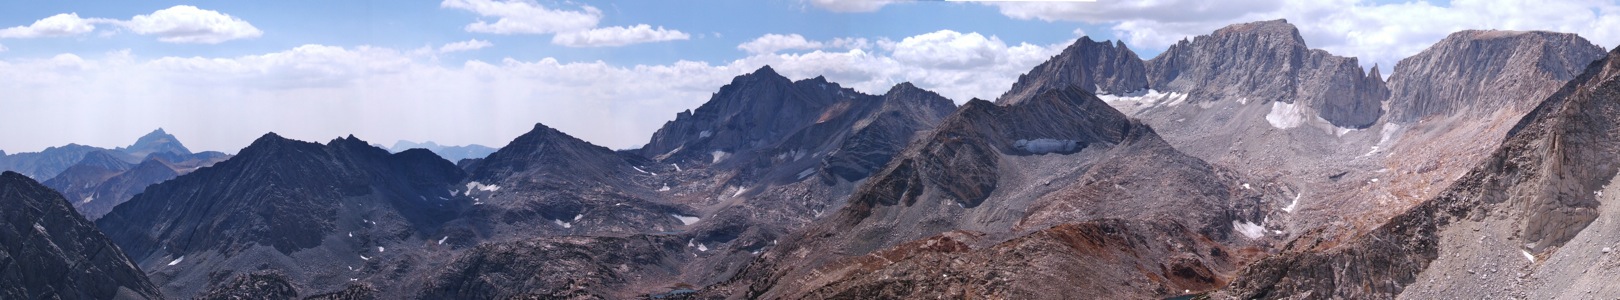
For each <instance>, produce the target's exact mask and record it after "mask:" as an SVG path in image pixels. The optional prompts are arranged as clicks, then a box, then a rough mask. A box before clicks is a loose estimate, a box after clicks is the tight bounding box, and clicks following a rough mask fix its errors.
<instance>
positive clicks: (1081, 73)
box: [996, 37, 1148, 104]
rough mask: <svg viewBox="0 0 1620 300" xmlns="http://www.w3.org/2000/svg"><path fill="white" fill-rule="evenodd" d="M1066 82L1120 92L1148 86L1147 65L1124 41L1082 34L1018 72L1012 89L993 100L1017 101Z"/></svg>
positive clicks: (1065, 85) (1090, 89) (1062, 86)
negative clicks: (1043, 60) (1035, 64)
mask: <svg viewBox="0 0 1620 300" xmlns="http://www.w3.org/2000/svg"><path fill="white" fill-rule="evenodd" d="M1069 86H1074V87H1078V88H1080V89H1082V90H1085V91H1086V92H1090V93H1093V94H1111V95H1121V94H1126V93H1130V92H1135V91H1140V90H1143V89H1146V88H1148V80H1147V67H1146V66H1145V65H1144V64H1143V62H1142V59H1141V58H1139V57H1137V56H1136V52H1133V51H1131V49H1130V48H1126V47H1125V43H1124V42H1112V43H1110V42H1108V41H1101V42H1098V41H1093V40H1091V37H1081V38H1080V40H1078V41H1075V42H1074V44H1072V45H1069V47H1068V48H1064V49H1063V52H1062V53H1059V54H1058V55H1057V56H1054V57H1052V59H1051V60H1047V61H1046V62H1044V63H1041V65H1039V66H1035V69H1033V70H1030V71H1029V73H1025V74H1024V75H1019V76H1018V81H1017V82H1015V83H1014V84H1013V86H1012V89H1011V90H1008V91H1007V93H1005V94H1002V95H1001V98H998V99H996V104H1012V103H1018V102H1019V101H1023V100H1025V99H1028V98H1031V97H1034V96H1035V95H1039V94H1041V93H1045V92H1046V91H1050V90H1060V89H1065V88H1068V87H1069Z"/></svg>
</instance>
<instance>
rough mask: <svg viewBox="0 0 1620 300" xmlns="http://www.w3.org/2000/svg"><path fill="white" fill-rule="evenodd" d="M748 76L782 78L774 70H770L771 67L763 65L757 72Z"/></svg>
mask: <svg viewBox="0 0 1620 300" xmlns="http://www.w3.org/2000/svg"><path fill="white" fill-rule="evenodd" d="M748 74H749V75H759V76H767V75H773V76H782V75H781V74H777V73H776V69H772V68H771V65H765V66H763V67H759V69H758V70H754V72H752V73H748Z"/></svg>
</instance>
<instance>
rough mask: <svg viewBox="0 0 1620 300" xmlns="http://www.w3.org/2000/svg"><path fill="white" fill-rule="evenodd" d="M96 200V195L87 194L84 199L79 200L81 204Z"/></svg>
mask: <svg viewBox="0 0 1620 300" xmlns="http://www.w3.org/2000/svg"><path fill="white" fill-rule="evenodd" d="M95 200H96V196H95V195H90V196H85V197H84V200H81V201H79V204H85V203H90V201H95Z"/></svg>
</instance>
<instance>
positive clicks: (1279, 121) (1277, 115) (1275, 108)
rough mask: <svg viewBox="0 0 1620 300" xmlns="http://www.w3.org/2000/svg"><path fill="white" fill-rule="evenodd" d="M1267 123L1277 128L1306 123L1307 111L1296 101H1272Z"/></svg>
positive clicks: (1267, 114) (1287, 127)
mask: <svg viewBox="0 0 1620 300" xmlns="http://www.w3.org/2000/svg"><path fill="white" fill-rule="evenodd" d="M1266 123H1271V127H1276V128H1277V129H1289V128H1294V127H1299V125H1301V124H1305V111H1304V110H1302V109H1300V107H1299V105H1296V104H1294V103H1283V102H1282V101H1273V102H1271V112H1270V113H1266Z"/></svg>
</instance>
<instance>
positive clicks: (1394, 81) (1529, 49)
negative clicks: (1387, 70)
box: [1389, 30, 1604, 123]
mask: <svg viewBox="0 0 1620 300" xmlns="http://www.w3.org/2000/svg"><path fill="white" fill-rule="evenodd" d="M1603 55H1604V51H1603V47H1600V46H1597V45H1595V44H1592V42H1590V41H1587V40H1586V39H1584V38H1581V37H1580V36H1579V35H1575V34H1572V33H1556V32H1546V31H1505V30H1464V31H1459V32H1456V33H1452V34H1451V35H1448V36H1446V38H1445V39H1442V40H1440V41H1439V42H1437V43H1435V44H1434V45H1433V46H1429V48H1427V49H1424V50H1423V51H1422V52H1419V53H1418V54H1416V55H1413V56H1411V57H1407V58H1405V59H1401V61H1400V62H1398V63H1396V64H1395V70H1394V72H1393V73H1391V75H1390V77H1389V87H1390V90H1391V96H1390V99H1389V107H1390V115H1391V118H1390V120H1392V121H1395V122H1403V123H1404V122H1414V121H1418V120H1421V119H1423V118H1425V117H1429V116H1438V115H1451V114H1454V113H1459V112H1469V113H1479V114H1481V115H1486V114H1489V113H1491V112H1494V111H1495V110H1497V109H1499V108H1504V107H1507V108H1514V109H1529V108H1530V107H1532V106H1534V105H1535V104H1536V103H1537V102H1539V101H1540V100H1542V99H1545V97H1546V96H1548V95H1551V93H1553V92H1554V91H1556V90H1557V89H1558V88H1559V87H1560V86H1562V85H1563V83H1564V82H1566V81H1569V80H1570V79H1574V78H1575V75H1576V74H1579V73H1580V72H1581V71H1582V70H1584V69H1585V68H1586V66H1587V64H1589V63H1591V62H1592V61H1594V60H1597V59H1599V58H1602V57H1603ZM1504 82H1512V84H1503V83H1504ZM1435 87H1457V88H1444V89H1437V88H1435ZM1464 99H1466V100H1464Z"/></svg>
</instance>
